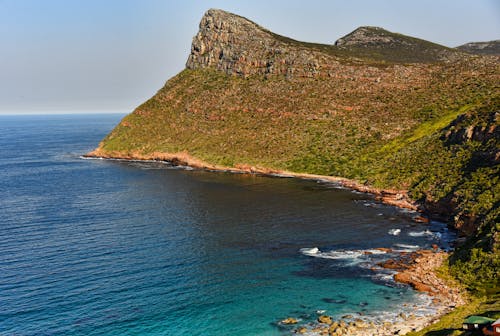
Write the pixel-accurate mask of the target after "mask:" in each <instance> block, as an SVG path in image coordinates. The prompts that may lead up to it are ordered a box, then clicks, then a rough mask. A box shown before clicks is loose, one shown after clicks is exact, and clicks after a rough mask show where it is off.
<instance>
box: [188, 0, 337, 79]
mask: <svg viewBox="0 0 500 336" xmlns="http://www.w3.org/2000/svg"><path fill="white" fill-rule="evenodd" d="M301 44H302V42H298V41H295V40H292V39H289V38H285V37H282V36H279V35H277V34H273V33H271V32H269V31H268V30H266V29H264V28H262V27H260V26H259V25H257V24H256V23H254V22H252V21H250V20H247V19H245V18H243V17H241V16H238V15H234V14H231V13H228V12H225V11H222V10H218V9H210V10H208V11H207V12H206V13H205V15H204V16H203V18H202V19H201V22H200V29H199V32H198V34H196V36H195V37H194V38H193V43H192V46H191V53H190V55H189V58H188V60H187V63H186V67H187V68H188V69H199V68H207V67H212V68H215V69H217V70H220V71H224V72H225V73H227V74H233V75H241V76H244V77H245V76H249V75H254V74H261V75H269V74H274V75H286V76H299V77H313V76H317V75H320V74H323V75H324V74H326V73H327V72H328V69H333V68H334V67H335V65H336V64H337V63H338V62H337V61H336V59H335V58H334V57H332V56H331V55H328V54H325V53H323V52H320V51H316V50H314V49H306V48H304V47H303V46H301ZM304 44H305V43H304Z"/></svg>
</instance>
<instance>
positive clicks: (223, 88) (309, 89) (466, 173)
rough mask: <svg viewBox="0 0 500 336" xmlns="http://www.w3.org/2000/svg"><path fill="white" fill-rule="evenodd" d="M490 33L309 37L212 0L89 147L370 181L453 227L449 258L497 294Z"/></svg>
mask: <svg viewBox="0 0 500 336" xmlns="http://www.w3.org/2000/svg"><path fill="white" fill-rule="evenodd" d="M494 42H495V41H494ZM492 45H493V42H491V43H489V44H487V45H486V46H484V48H483V47H482V45H479V46H478V44H470V45H469V46H465V47H464V46H462V47H459V48H448V47H445V46H441V45H438V44H435V43H432V42H428V41H424V40H421V39H418V38H414V37H410V36H405V35H402V34H398V33H393V32H389V31H387V30H385V29H383V28H379V27H360V28H358V29H356V30H354V31H353V32H352V33H350V34H348V35H346V36H344V37H342V38H339V39H338V40H337V41H336V42H335V44H332V45H323V44H315V43H306V42H300V41H296V40H293V39H290V38H287V37H284V36H280V35H277V34H275V33H273V32H270V31H269V30H267V29H265V28H263V27H261V26H259V25H257V24H256V23H254V22H251V21H249V20H247V19H245V18H243V17H240V16H238V15H234V14H231V13H228V12H225V11H222V10H215V9H211V10H209V11H207V12H206V13H205V15H204V16H203V18H202V20H201V22H200V28H199V32H198V33H197V35H196V36H195V37H194V38H193V42H192V47H191V52H190V55H189V57H188V60H187V63H186V69H184V70H183V71H181V72H180V73H179V74H178V75H176V76H174V77H173V78H171V79H169V80H168V81H167V82H166V84H165V86H164V87H163V88H161V89H160V90H159V91H158V92H157V93H156V94H155V95H154V96H153V97H152V98H150V99H149V100H148V101H146V102H145V103H143V104H142V105H140V106H138V107H137V108H136V109H135V111H134V112H133V113H131V114H129V115H128V116H126V117H125V118H124V119H123V120H122V121H121V122H120V124H119V125H117V126H116V128H115V129H114V130H113V131H112V132H111V133H110V134H109V135H108V136H107V137H106V138H105V139H104V140H103V141H102V142H101V143H100V144H99V147H98V148H97V149H96V150H94V151H93V152H91V153H89V154H87V156H90V157H104V158H122V159H141V160H142V159H144V160H167V161H172V162H174V163H178V164H183V165H191V166H195V167H200V168H208V169H218V170H229V171H244V172H258V173H269V174H288V175H295V176H305V177H311V176H314V177H317V178H321V177H326V178H329V179H334V180H335V181H339V182H340V183H344V184H346V185H348V186H349V187H352V188H356V189H359V190H363V191H367V192H375V193H378V194H379V196H380V197H381V198H386V200H387V201H388V202H392V203H393V204H397V205H404V206H408V207H415V208H417V209H419V210H420V211H421V212H423V213H424V214H425V215H428V216H430V217H431V218H439V219H441V220H445V221H448V222H449V223H450V226H452V227H454V228H455V229H457V230H459V232H460V233H461V235H462V237H463V238H461V239H460V241H461V243H460V244H459V245H458V246H457V248H456V250H455V252H454V253H453V254H452V255H451V257H450V258H449V260H448V264H449V271H450V272H451V274H452V275H453V276H454V277H455V278H456V279H458V281H460V282H461V283H462V285H463V286H465V287H466V288H467V289H468V290H470V291H471V292H472V293H474V294H475V295H480V296H484V295H486V296H495V295H498V290H499V283H498V279H499V278H500V274H499V270H500V261H499V259H500V257H499V253H500V235H499V233H498V231H499V223H500V207H499V204H500V181H499V180H500V171H499V162H500V67H499V65H500V62H499V61H500V58H499V56H498V53H496V52H495V50H496V49H495V48H493V47H492ZM486 49H487V51H488V52H484V50H486ZM475 51H479V52H477V53H475Z"/></svg>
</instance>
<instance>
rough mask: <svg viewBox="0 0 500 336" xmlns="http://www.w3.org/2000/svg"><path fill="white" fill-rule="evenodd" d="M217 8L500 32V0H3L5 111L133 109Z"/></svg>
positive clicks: (436, 31) (327, 38)
mask: <svg viewBox="0 0 500 336" xmlns="http://www.w3.org/2000/svg"><path fill="white" fill-rule="evenodd" d="M209 8H219V9H224V10H226V11H230V12H233V13H235V14H238V15H241V16H244V17H247V18H249V19H251V20H252V21H255V22H256V23H258V24H260V25H261V26H264V27H266V28H268V29H269V30H271V31H274V32H275V33H278V34H281V35H285V36H288V37H291V38H294V39H297V40H302V41H309V42H319V43H327V44H332V43H334V42H335V40H337V39H338V38H340V37H342V36H343V35H346V34H348V33H349V32H351V31H353V30H354V29H356V28H357V27H359V26H366V25H370V26H380V27H384V28H385V29H387V30H390V31H393V32H398V33H402V34H406V35H411V36H415V37H419V38H423V39H426V40H430V41H432V42H436V43H440V44H443V45H446V46H449V47H455V46H458V45H461V44H464V43H466V42H470V41H489V40H496V39H500V1H499V0H413V1H406V0H349V1H347V0H307V1H305V0H304V1H299V0H286V1H285V0H283V1H279V0H251V1H250V0H248V1H240V0H213V1H212V0H183V1H181V0H178V1H174V0H43V1H42V0H0V114H18V113H76V112H78V113H105V112H123V113H127V112H132V111H133V109H134V108H135V107H136V106H137V105H139V104H140V103H142V102H144V101H145V100H147V99H148V98H149V97H151V96H152V95H154V94H155V93H156V91H157V90H159V89H160V88H161V87H162V86H163V85H164V83H165V82H166V80H168V79H169V78H170V77H172V76H174V75H175V74H177V73H178V72H180V71H181V70H182V69H184V67H185V62H186V60H187V57H188V55H189V51H190V46H191V40H192V38H193V36H194V35H195V34H196V33H197V31H198V23H199V21H200V19H201V17H202V16H203V13H204V12H205V11H206V10H207V9H209Z"/></svg>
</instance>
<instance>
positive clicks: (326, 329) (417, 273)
mask: <svg viewBox="0 0 500 336" xmlns="http://www.w3.org/2000/svg"><path fill="white" fill-rule="evenodd" d="M83 157H85V158H95V159H114V160H123V161H153V162H168V163H171V164H173V165H176V166H186V167H192V168H195V169H203V170H208V171H218V172H229V173H245V174H258V175H263V176H270V177H295V178H300V179H307V180H316V181H322V182H330V183H335V184H338V185H340V186H342V187H345V188H348V189H351V190H355V191H359V192H363V193H369V194H373V195H374V196H375V199H376V200H378V201H380V202H382V203H384V204H387V205H392V206H396V207H399V208H404V209H408V210H413V211H418V212H419V215H417V216H415V217H413V220H414V221H417V222H424V223H426V222H428V221H429V219H428V217H427V216H425V215H423V214H422V209H421V207H420V206H419V205H418V204H417V203H416V202H414V201H413V200H411V199H410V198H409V196H408V194H407V192H406V191H405V190H391V189H378V188H373V187H370V186H366V185H363V184H360V183H359V182H357V181H353V180H349V179H346V178H341V177H333V176H324V175H315V174H306V173H294V172H288V171H281V170H274V169H267V168H262V167H254V166H250V165H236V166H235V167H226V166H221V165H213V164H209V163H207V162H204V161H202V160H200V159H197V158H195V157H193V156H191V155H189V154H188V153H187V152H180V153H164V152H154V153H151V154H148V155H144V154H141V153H136V152H133V153H130V152H129V153H122V152H108V151H103V150H101V149H100V148H97V149H96V150H94V151H92V152H90V153H87V154H85V155H83ZM447 257H448V254H447V253H446V252H442V251H438V250H437V248H436V249H434V250H420V251H416V252H411V253H406V252H401V253H400V255H399V257H396V258H393V259H389V260H387V261H386V262H384V263H382V264H380V265H379V266H380V267H383V268H390V269H392V270H396V271H397V273H396V274H395V275H394V280H395V281H396V282H400V283H403V284H407V285H409V286H411V287H413V288H414V289H415V290H417V291H421V292H424V293H426V295H429V296H430V297H431V300H430V305H431V306H432V308H433V313H432V314H429V315H425V316H415V315H413V314H405V313H400V314H399V315H398V318H397V320H392V321H373V320H369V319H366V318H363V316H356V317H354V316H347V317H345V318H343V319H340V320H338V321H335V320H334V319H333V318H332V317H330V316H326V315H320V316H319V317H318V320H317V323H314V324H308V325H300V324H299V321H298V320H297V319H295V318H293V317H289V318H287V319H285V320H283V321H281V322H279V323H280V324H282V325H297V327H296V328H294V333H297V334H303V335H331V336H340V335H344V336H348V335H353V336H354V335H357V336H385V335H404V334H406V333H408V332H411V331H418V330H421V329H423V328H425V327H426V326H428V325H430V324H432V323H434V322H436V321H437V320H439V318H440V317H441V316H443V315H444V314H446V313H448V312H450V311H451V310H453V309H454V308H455V307H457V306H460V305H463V304H465V303H466V302H467V301H466V296H465V294H464V291H461V290H460V289H459V287H458V286H456V285H453V286H450V285H449V284H447V283H446V282H445V281H444V280H442V279H441V278H439V277H438V276H437V275H436V272H435V270H436V269H437V268H439V267H440V266H441V265H442V264H443V262H444V261H445V260H446V259H447Z"/></svg>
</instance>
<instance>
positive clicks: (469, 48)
mask: <svg viewBox="0 0 500 336" xmlns="http://www.w3.org/2000/svg"><path fill="white" fill-rule="evenodd" d="M457 49H459V50H462V51H466V52H468V53H471V54H479V55H500V40H495V41H488V42H470V43H466V44H464V45H461V46H459V47H457Z"/></svg>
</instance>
